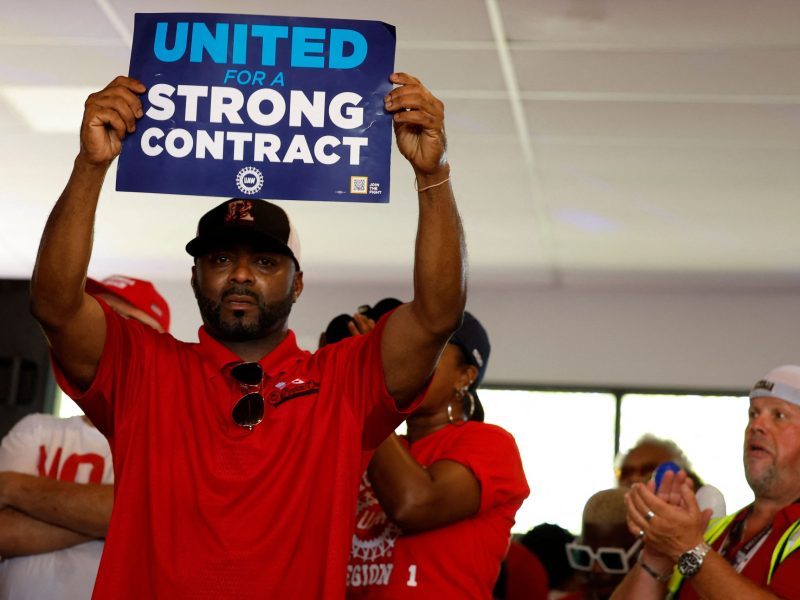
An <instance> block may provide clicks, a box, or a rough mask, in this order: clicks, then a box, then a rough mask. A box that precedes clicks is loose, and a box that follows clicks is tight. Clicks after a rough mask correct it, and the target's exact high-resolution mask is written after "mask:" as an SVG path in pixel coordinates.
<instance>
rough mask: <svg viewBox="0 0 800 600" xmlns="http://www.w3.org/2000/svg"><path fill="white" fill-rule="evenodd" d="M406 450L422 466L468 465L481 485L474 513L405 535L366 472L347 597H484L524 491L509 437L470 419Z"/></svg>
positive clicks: (489, 592)
mask: <svg viewBox="0 0 800 600" xmlns="http://www.w3.org/2000/svg"><path fill="white" fill-rule="evenodd" d="M409 451H410V452H411V455H412V456H413V457H414V458H415V459H416V460H417V462H419V463H420V464H421V465H423V466H425V467H427V466H429V465H431V464H433V463H434V462H437V461H440V460H452V461H455V462H458V463H460V464H462V465H464V466H466V467H468V468H469V469H470V470H471V471H472V472H473V474H474V475H475V477H476V478H477V479H478V481H479V482H480V485H481V503H480V508H479V509H478V512H477V513H476V514H475V515H474V516H473V517H470V518H468V519H463V520H462V521H459V522H457V523H453V524H452V525H448V526H446V527H440V528H438V529H432V530H430V531H426V532H423V533H418V534H414V535H403V534H402V532H401V531H400V529H398V527H397V526H396V525H394V524H393V523H392V522H391V521H389V520H388V518H387V516H386V514H385V513H384V512H383V509H381V506H380V504H378V501H377V499H376V498H375V496H374V494H373V492H372V488H371V487H370V485H369V480H368V479H367V477H366V474H365V475H364V477H363V478H362V483H361V489H360V490H359V495H358V509H357V513H358V514H357V516H356V529H355V535H354V536H353V550H352V555H351V557H350V564H349V565H348V566H347V586H348V587H347V597H348V598H352V599H356V598H358V599H370V600H374V599H376V598H381V599H395V598H402V599H405V598H413V599H416V600H419V599H425V598H431V599H435V600H449V599H450V598H458V599H468V598H480V599H486V600H488V599H490V598H491V597H492V588H493V587H494V584H495V581H496V580H497V575H498V574H499V572H500V562H501V561H502V560H503V557H504V556H505V554H506V550H507V549H508V543H509V537H510V532H511V527H512V526H513V525H514V515H515V514H516V512H517V509H518V508H519V507H520V505H521V504H522V501H523V500H524V499H525V498H527V497H528V494H529V492H530V490H529V489H528V484H527V482H526V480H525V473H524V472H523V470H522V461H521V459H520V456H519V450H518V449H517V445H516V443H515V442H514V438H513V437H512V436H511V434H510V433H508V432H507V431H505V430H504V429H501V428H500V427H497V426H495V425H488V424H486V423H476V422H468V423H465V424H464V425H461V426H457V425H448V426H447V427H444V428H442V429H440V430H438V431H436V432H435V433H432V434H430V435H428V436H425V437H424V438H422V439H419V440H417V441H416V442H414V443H413V444H411V446H410V447H409Z"/></svg>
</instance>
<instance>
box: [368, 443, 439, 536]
mask: <svg viewBox="0 0 800 600" xmlns="http://www.w3.org/2000/svg"><path fill="white" fill-rule="evenodd" d="M367 474H368V475H369V480H370V483H371V484H372V489H373V491H374V492H375V496H376V497H377V498H378V500H379V501H380V503H381V507H382V508H383V510H384V512H385V513H386V514H387V515H388V516H389V518H390V519H392V521H394V522H395V523H398V524H400V525H401V526H402V525H403V524H405V525H406V526H408V525H409V524H408V523H407V522H406V521H408V513H410V512H412V511H413V509H414V507H415V506H416V505H417V504H418V503H419V502H420V501H421V499H422V498H424V497H426V496H427V495H428V494H429V493H430V486H431V483H432V482H431V478H430V475H429V474H428V472H427V471H426V470H425V469H424V468H423V467H422V465H420V464H419V463H418V462H417V461H416V460H415V459H414V457H413V456H411V454H410V453H409V452H408V451H407V450H406V449H405V448H404V447H403V445H402V443H401V442H400V440H399V438H398V437H397V435H395V434H391V435H390V436H389V437H388V438H386V440H385V441H384V442H383V443H382V444H381V445H380V446H379V447H378V449H377V450H376V451H375V454H374V456H373V457H372V460H371V461H370V463H369V467H368V469H367Z"/></svg>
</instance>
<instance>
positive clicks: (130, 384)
mask: <svg viewBox="0 0 800 600" xmlns="http://www.w3.org/2000/svg"><path fill="white" fill-rule="evenodd" d="M98 302H99V303H100V306H102V308H103V312H104V313H105V317H106V340H105V345H104V346H103V353H102V355H101V357H100V363H99V364H98V366H97V373H96V374H95V377H94V380H93V381H92V384H91V385H90V386H89V388H88V389H87V390H86V391H81V390H79V389H78V388H77V387H75V385H73V383H72V382H71V381H70V380H69V379H68V377H67V376H66V374H65V373H64V371H63V370H62V369H61V368H60V366H59V365H58V361H57V359H56V358H55V356H53V357H52V360H51V362H52V365H53V372H54V374H55V377H56V382H57V383H58V385H59V387H61V389H62V390H64V393H65V394H67V396H69V397H70V398H72V399H73V400H74V401H75V402H76V403H77V404H78V406H80V407H81V409H83V411H84V412H85V413H86V415H87V416H88V417H89V419H90V420H91V421H92V423H93V424H94V425H95V427H97V429H99V430H100V431H101V432H102V433H103V434H104V435H105V436H107V437H109V438H111V437H113V435H114V430H115V423H117V422H118V421H119V419H120V418H124V417H125V416H126V415H127V414H128V412H129V411H130V409H131V404H132V402H133V401H134V400H135V399H136V398H137V397H140V394H141V393H142V390H141V386H142V385H143V381H144V378H143V377H142V373H143V372H144V371H145V370H146V369H147V368H148V367H147V365H148V361H152V360H155V356H154V353H153V339H154V338H155V337H156V336H158V335H165V334H159V333H157V332H156V331H155V330H153V329H151V328H150V327H148V326H147V325H144V324H142V323H139V322H138V321H136V320H133V319H124V318H123V317H121V316H119V315H118V314H117V313H115V312H114V311H113V310H112V309H111V308H110V307H109V306H108V305H107V304H106V303H105V302H103V301H102V299H99V298H98Z"/></svg>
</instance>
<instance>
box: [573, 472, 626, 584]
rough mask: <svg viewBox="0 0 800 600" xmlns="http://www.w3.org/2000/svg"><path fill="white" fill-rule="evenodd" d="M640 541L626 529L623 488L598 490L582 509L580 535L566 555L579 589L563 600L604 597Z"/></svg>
mask: <svg viewBox="0 0 800 600" xmlns="http://www.w3.org/2000/svg"><path fill="white" fill-rule="evenodd" d="M640 548H641V543H640V542H639V541H638V540H637V539H636V537H635V536H634V535H633V534H632V533H631V532H630V531H629V530H628V523H627V512H626V509H625V491H624V490H622V489H619V488H613V489H609V490H602V491H599V492H597V493H595V494H593V495H592V496H591V498H589V500H588V501H587V502H586V505H585V506H584V508H583V518H582V523H581V535H580V537H579V538H578V540H577V541H574V542H569V543H568V544H567V545H566V547H565V550H566V555H567V559H568V560H569V563H570V565H571V566H572V568H573V569H575V570H576V571H577V572H578V573H579V575H580V578H581V579H582V582H583V583H582V586H581V589H580V590H579V591H577V592H575V593H573V594H571V595H568V596H566V597H564V600H607V599H608V598H609V597H610V596H611V594H612V593H613V591H614V588H616V586H617V585H618V584H619V582H620V581H622V578H623V577H624V576H625V574H626V573H627V572H628V571H629V570H630V569H631V567H632V566H633V565H634V563H635V561H636V556H637V555H638V552H639V550H640Z"/></svg>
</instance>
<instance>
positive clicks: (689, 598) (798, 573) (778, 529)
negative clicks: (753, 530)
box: [678, 503, 800, 600]
mask: <svg viewBox="0 0 800 600" xmlns="http://www.w3.org/2000/svg"><path fill="white" fill-rule="evenodd" d="M746 515H747V510H741V511H739V514H737V515H736V518H735V519H734V520H733V521H732V522H731V524H730V525H728V528H727V530H726V531H725V532H723V534H722V535H721V536H720V537H719V538H717V540H716V541H715V542H714V543H713V544H712V547H713V548H714V550H717V551H719V550H720V548H721V547H722V545H723V544H724V543H725V539H726V538H727V537H728V534H729V533H730V530H731V527H733V525H734V524H735V523H737V522H738V521H741V520H742V519H744V518H745V516H746ZM798 520H800V503H794V504H790V505H789V506H786V507H784V508H782V509H781V510H779V511H778V513H777V514H776V515H775V518H774V519H773V520H772V530H771V531H770V533H769V535H768V536H767V539H766V540H765V541H764V543H763V544H762V545H761V546H760V547H759V549H758V551H757V552H756V553H755V554H754V555H753V557H752V558H751V559H750V560H749V561H748V562H747V564H746V565H745V567H744V569H743V570H742V575H743V576H744V577H746V578H747V579H749V580H750V581H752V582H754V583H756V584H758V585H760V586H762V587H763V588H764V589H766V590H769V591H770V592H772V593H773V594H775V595H776V596H778V597H779V598H784V599H785V600H800V551H795V552H793V553H792V554H790V555H789V556H788V557H787V558H786V560H784V561H783V562H782V563H781V564H780V566H779V567H778V569H777V570H776V571H775V575H774V576H773V578H772V583H771V584H770V585H769V586H767V575H768V574H769V567H770V561H771V559H772V553H773V551H774V550H775V547H776V546H777V545H778V541H779V540H780V538H781V536H782V535H783V534H784V533H785V532H786V530H787V529H788V528H789V527H791V526H792V525H793V524H794V523H796V522H797V521H798ZM745 542H746V540H744V541H741V542H740V543H739V544H737V545H735V546H733V547H731V548H729V549H728V552H727V553H726V555H727V557H728V558H729V557H732V556H735V555H736V553H737V552H738V551H739V550H740V549H741V548H742V547H743V546H745ZM678 598H680V599H681V600H696V599H697V598H698V595H697V592H695V591H694V588H693V587H692V582H691V580H689V581H687V582H685V583H684V585H683V587H682V588H681V590H680V593H679V595H678Z"/></svg>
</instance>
